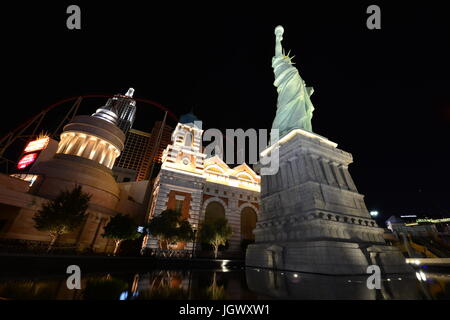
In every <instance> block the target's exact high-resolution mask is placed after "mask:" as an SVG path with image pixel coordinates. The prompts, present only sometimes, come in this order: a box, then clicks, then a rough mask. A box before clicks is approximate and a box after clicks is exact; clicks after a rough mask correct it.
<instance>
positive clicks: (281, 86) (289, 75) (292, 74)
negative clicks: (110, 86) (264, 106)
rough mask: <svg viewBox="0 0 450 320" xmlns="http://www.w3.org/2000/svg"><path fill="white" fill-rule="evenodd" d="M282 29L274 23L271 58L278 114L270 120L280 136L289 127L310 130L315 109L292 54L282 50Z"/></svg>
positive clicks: (287, 130)
mask: <svg viewBox="0 0 450 320" xmlns="http://www.w3.org/2000/svg"><path fill="white" fill-rule="evenodd" d="M283 33H284V29H283V27H282V26H278V27H276V29H275V35H276V37H275V56H274V57H273V59H272V68H273V71H274V74H275V82H274V85H275V87H277V91H278V101H277V114H276V116H275V119H274V120H273V124H272V129H278V130H279V135H280V137H283V136H284V135H285V134H286V133H288V132H289V131H291V130H292V129H303V130H306V131H310V132H312V127H311V118H312V113H313V111H314V106H313V104H312V102H311V99H310V96H311V95H312V93H313V91H314V90H313V88H311V87H306V84H305V81H304V80H303V79H302V78H301V77H300V74H299V73H298V70H297V68H295V67H294V63H293V62H292V58H291V57H289V55H285V54H284V50H283V48H282V46H281V41H282V40H283Z"/></svg>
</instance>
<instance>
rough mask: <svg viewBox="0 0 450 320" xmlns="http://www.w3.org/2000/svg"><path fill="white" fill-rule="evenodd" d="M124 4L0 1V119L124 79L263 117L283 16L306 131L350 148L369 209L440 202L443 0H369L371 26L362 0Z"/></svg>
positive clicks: (153, 95)
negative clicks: (376, 26)
mask: <svg viewBox="0 0 450 320" xmlns="http://www.w3.org/2000/svg"><path fill="white" fill-rule="evenodd" d="M308 2H312V1H308ZM391 2H394V1H391ZM49 3H50V2H49ZM96 3H98V2H96ZM124 3H126V4H122V5H120V4H111V3H107V2H105V3H104V4H102V5H100V4H97V5H95V6H94V5H93V4H92V3H88V2H79V1H74V2H73V3H58V4H56V3H55V4H47V5H45V3H43V2H39V3H35V4H33V5H28V4H27V5H23V4H22V5H13V6H11V7H10V8H4V9H3V12H4V15H3V16H2V25H4V26H2V33H3V35H2V40H3V45H2V48H3V50H2V51H3V53H4V54H5V53H6V57H4V58H3V62H4V65H3V68H2V69H3V70H2V77H3V78H4V82H3V83H4V90H5V89H6V91H7V93H8V94H7V97H6V99H5V100H4V101H3V103H4V105H3V110H6V109H7V110H8V111H11V115H10V117H9V118H8V120H6V119H3V120H2V129H3V130H2V132H6V131H8V130H10V129H12V128H14V127H15V126H16V125H18V124H19V123H21V122H22V121H24V120H25V119H26V118H27V117H28V116H31V115H32V114H34V113H36V112H38V111H40V110H41V109H43V108H44V107H46V106H48V105H50V104H52V103H54V102H56V101H58V100H61V99H64V98H67V97H71V96H77V95H82V94H95V93H104V94H115V93H119V92H121V93H124V92H125V91H126V89H127V88H128V87H130V86H131V87H134V88H135V89H136V93H135V96H136V97H139V98H146V99H151V100H154V101H157V102H159V103H161V104H163V105H164V106H166V107H168V108H169V109H171V110H172V111H173V112H174V113H176V114H177V115H180V114H182V113H185V112H187V111H189V109H190V108H191V107H195V113H196V114H197V115H198V116H199V117H200V118H201V119H202V120H203V121H204V127H205V128H219V129H225V128H244V129H247V128H269V127H270V126H271V123H272V120H273V118H274V116H275V111H276V89H275V87H274V86H273V84H272V83H273V73H272V69H271V59H272V56H273V53H274V34H273V30H274V27H275V26H276V25H278V24H282V25H283V26H284V27H285V36H284V41H283V45H284V47H285V48H287V49H290V50H291V52H292V54H294V55H295V56H296V57H295V58H294V61H295V62H296V66H297V67H298V69H299V71H300V74H301V76H302V78H303V79H304V80H305V81H306V83H307V84H308V85H310V86H313V87H314V89H315V93H314V95H313V96H312V102H313V103H314V106H315V108H316V110H315V112H314V117H313V130H314V132H316V133H318V134H320V135H322V136H325V137H327V138H329V139H330V140H332V141H334V142H337V143H338V144H339V147H340V148H342V149H343V150H345V151H348V152H351V153H352V154H353V157H354V161H355V162H354V164H352V165H351V166H350V171H351V173H352V176H353V178H354V180H355V182H356V185H357V186H358V189H359V191H360V192H361V193H363V194H365V195H366V203H367V206H368V208H369V209H378V210H379V211H380V213H382V214H383V217H389V216H390V215H391V214H395V213H408V214H411V213H419V214H420V213H428V214H445V215H449V214H450V200H449V198H450V192H449V191H450V190H449V189H450V187H449V183H450V174H449V171H450V170H449V168H450V166H449V163H450V161H449V153H450V152H449V149H450V148H449V147H450V143H449V138H450V130H449V128H450V89H449V80H448V79H449V76H450V68H449V65H450V62H449V57H450V45H449V31H450V19H449V18H448V17H447V15H446V10H445V8H444V7H439V6H435V5H431V4H429V2H427V6H426V7H425V6H424V5H422V6H419V5H416V4H414V3H413V2H410V1H408V2H399V1H395V3H397V6H398V7H394V6H393V4H392V3H391V4H388V3H384V2H379V1H378V2H377V1H374V3H377V4H379V5H380V7H381V10H382V29H381V30H376V31H372V30H368V29H367V28H366V19H367V16H368V15H367V14H366V13H365V11H366V8H367V5H368V4H371V3H368V4H363V3H361V2H359V3H358V2H356V1H339V3H336V4H334V5H332V4H329V3H328V2H322V3H318V4H316V5H314V6H313V5H306V4H302V2H301V1H292V2H289V1H285V2H277V3H278V4H274V5H271V6H269V5H266V6H265V7H264V6H261V5H256V3H255V4H254V5H253V6H250V5H246V6H245V8H244V6H243V5H242V4H240V5H237V4H234V5H232V4H230V2H223V3H222V4H217V3H216V2H214V4H211V5H204V6H195V7H194V6H187V5H185V6H183V7H180V6H179V5H176V4H175V3H170V4H168V5H166V6H165V7H158V6H151V5H148V4H147V6H144V5H143V4H140V3H141V1H139V2H138V1H136V2H133V1H126V2H124ZM152 3H153V2H152ZM189 3H191V2H189ZM211 3H213V2H211ZM314 3H317V2H316V1H314ZM69 4H79V5H80V7H81V10H82V30H80V31H69V30H67V29H66V26H65V24H66V23H65V20H66V17H67V15H66V13H65V9H66V7H67V5H69ZM283 11H287V12H283ZM5 85H7V86H6V88H5ZM103 102H104V101H102V100H99V101H96V102H95V103H94V104H93V105H92V106H89V107H85V108H87V109H86V113H92V112H93V111H94V109H95V108H96V107H98V106H99V105H101V103H103ZM91 103H93V102H91ZM138 106H139V104H138ZM59 116H61V114H59ZM55 117H57V116H55ZM161 117H162V113H161V112H156V111H151V110H148V108H147V109H145V106H141V108H139V110H138V120H137V123H136V127H137V129H141V130H149V128H151V126H152V125H153V122H154V121H155V120H157V119H160V118H161ZM383 217H380V219H381V220H382V218H383Z"/></svg>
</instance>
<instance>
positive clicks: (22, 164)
mask: <svg viewBox="0 0 450 320" xmlns="http://www.w3.org/2000/svg"><path fill="white" fill-rule="evenodd" d="M37 156H38V154H37V153H36V152H34V153H29V154H26V155H24V156H23V157H22V158H21V159H20V160H19V162H18V163H17V169H20V170H22V169H25V168H27V167H28V166H30V165H31V164H32V163H33V162H35V161H36V158H37Z"/></svg>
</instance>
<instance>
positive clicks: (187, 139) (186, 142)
mask: <svg viewBox="0 0 450 320" xmlns="http://www.w3.org/2000/svg"><path fill="white" fill-rule="evenodd" d="M193 140H194V138H193V136H192V133H191V132H188V133H186V135H185V136H184V145H185V146H186V147H190V146H192V142H193Z"/></svg>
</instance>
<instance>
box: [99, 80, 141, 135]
mask: <svg viewBox="0 0 450 320" xmlns="http://www.w3.org/2000/svg"><path fill="white" fill-rule="evenodd" d="M133 94H134V89H133V88H130V89H128V91H127V93H126V94H125V95H121V94H116V95H115V96H114V97H112V98H110V99H108V101H107V102H106V104H105V105H104V106H103V107H101V108H100V109H101V110H103V112H104V114H103V115H104V116H105V118H104V119H105V120H107V119H109V117H110V114H109V113H108V112H107V111H111V112H112V113H114V114H115V115H116V119H117V120H116V123H117V126H118V127H119V128H120V129H121V130H122V131H123V133H125V134H127V132H128V131H129V130H130V129H131V127H132V126H133V123H134V117H135V114H136V101H135V100H133V99H132V98H133Z"/></svg>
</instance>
